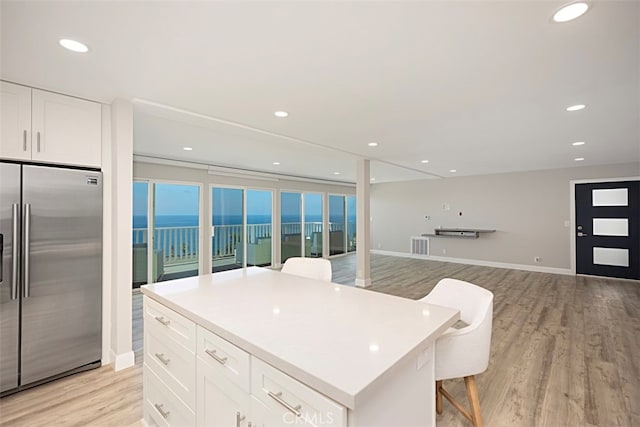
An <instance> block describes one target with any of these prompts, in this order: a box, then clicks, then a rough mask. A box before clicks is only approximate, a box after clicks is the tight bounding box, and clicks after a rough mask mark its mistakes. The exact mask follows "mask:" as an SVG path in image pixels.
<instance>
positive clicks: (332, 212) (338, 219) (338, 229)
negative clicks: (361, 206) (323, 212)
mask: <svg viewBox="0 0 640 427" xmlns="http://www.w3.org/2000/svg"><path fill="white" fill-rule="evenodd" d="M345 218H346V216H345V196H337V195H334V194H331V195H329V255H338V254H343V253H345V252H346V248H345V242H346V236H345V231H346V227H345Z"/></svg>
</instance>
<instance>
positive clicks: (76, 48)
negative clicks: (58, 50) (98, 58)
mask: <svg viewBox="0 0 640 427" xmlns="http://www.w3.org/2000/svg"><path fill="white" fill-rule="evenodd" d="M58 43H60V46H62V47H64V48H65V49H69V50H70V51H72V52H77V53H87V52H89V48H88V47H87V45H86V44H84V43H80V42H79V41H76V40H71V39H60V41H59V42H58Z"/></svg>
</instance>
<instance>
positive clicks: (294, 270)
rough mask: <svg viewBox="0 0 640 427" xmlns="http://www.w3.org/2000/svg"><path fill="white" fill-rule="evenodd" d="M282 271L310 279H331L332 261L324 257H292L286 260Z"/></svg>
mask: <svg viewBox="0 0 640 427" xmlns="http://www.w3.org/2000/svg"><path fill="white" fill-rule="evenodd" d="M281 271H282V272H283V273H287V274H294V275H296V276H302V277H308V278H310V279H318V280H324V281H325V282H330V281H331V262H330V261H329V260H328V259H324V258H302V257H291V258H288V259H287V260H286V261H285V262H284V265H283V266H282V270H281Z"/></svg>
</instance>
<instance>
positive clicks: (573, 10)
mask: <svg viewBox="0 0 640 427" xmlns="http://www.w3.org/2000/svg"><path fill="white" fill-rule="evenodd" d="M587 9H589V5H588V4H587V3H585V2H583V1H579V2H575V3H570V4H568V5H565V6H562V8H560V9H559V10H558V11H557V12H556V13H554V14H553V20H554V21H556V22H567V21H571V20H573V19H576V18H578V17H579V16H582V15H583V14H584V13H585V12H586V11H587Z"/></svg>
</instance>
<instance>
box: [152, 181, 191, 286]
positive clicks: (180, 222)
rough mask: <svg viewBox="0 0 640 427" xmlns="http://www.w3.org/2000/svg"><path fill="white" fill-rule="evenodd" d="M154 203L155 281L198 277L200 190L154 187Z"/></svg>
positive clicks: (176, 186)
mask: <svg viewBox="0 0 640 427" xmlns="http://www.w3.org/2000/svg"><path fill="white" fill-rule="evenodd" d="M153 199H154V216H153V219H154V224H153V239H154V241H153V254H152V260H153V271H152V279H153V281H156V282H162V281H165V280H172V279H179V278H181V277H190V276H197V275H198V267H199V262H198V259H199V257H198V253H199V250H198V245H199V234H200V228H199V221H200V217H199V216H200V214H199V212H200V187H199V186H197V185H185V184H163V183H158V184H154V198H153Z"/></svg>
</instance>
